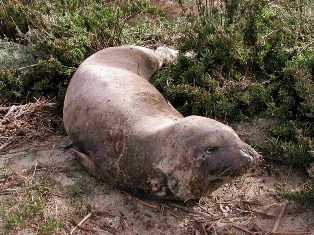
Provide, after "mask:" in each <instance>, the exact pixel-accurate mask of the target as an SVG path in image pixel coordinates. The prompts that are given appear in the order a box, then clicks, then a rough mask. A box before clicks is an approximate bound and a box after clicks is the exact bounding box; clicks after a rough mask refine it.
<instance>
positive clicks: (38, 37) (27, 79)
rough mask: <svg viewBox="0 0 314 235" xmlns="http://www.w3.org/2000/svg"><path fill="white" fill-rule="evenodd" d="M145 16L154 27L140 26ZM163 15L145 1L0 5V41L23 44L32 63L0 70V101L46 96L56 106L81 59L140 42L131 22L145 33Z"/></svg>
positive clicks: (75, 0)
mask: <svg viewBox="0 0 314 235" xmlns="http://www.w3.org/2000/svg"><path fill="white" fill-rule="evenodd" d="M151 15H158V16H160V20H159V21H158V22H159V25H156V26H155V25H153V23H152V22H150V25H149V26H146V25H145V23H144V22H145V21H144V19H145V18H149V16H151ZM164 16H165V14H164V12H162V11H161V10H159V9H157V8H156V7H155V6H153V5H151V4H149V3H148V1H147V0H137V1H127V0H124V1H110V2H108V1H107V2H106V1H100V0H88V1H80V0H73V1H66V2H65V1H63V0H57V1H48V2H47V1H24V0H19V1H17V2H12V1H9V0H8V1H3V3H1V9H0V22H1V25H0V37H1V38H2V39H6V40H8V41H11V43H12V42H13V41H14V42H17V43H19V44H17V45H21V44H23V45H25V46H24V47H25V48H26V49H27V53H28V54H30V55H31V57H32V58H34V59H35V60H34V59H32V60H28V61H27V60H26V61H25V60H24V61H23V63H16V64H14V65H12V66H10V67H8V66H6V68H4V69H3V68H1V70H0V93H1V97H2V98H11V99H12V98H13V99H21V98H24V97H26V96H29V95H31V96H37V97H38V96H46V97H47V96H48V97H57V100H58V101H60V103H61V102H62V101H63V97H64V93H65V90H66V87H67V84H68V82H69V80H70V78H71V76H72V75H73V73H74V72H75V70H76V68H77V67H78V65H79V64H80V63H81V62H82V61H83V60H84V59H85V58H87V57H88V56H89V55H91V54H92V53H94V52H95V51H98V50H100V49H103V48H104V47H108V46H116V45H120V44H127V43H134V42H137V43H141V42H142V41H145V40H146V39H145V37H147V35H142V34H136V33H135V32H136V29H138V28H139V27H140V26H139V25H138V24H137V21H135V22H132V20H133V19H134V18H136V17H141V18H143V20H142V21H140V23H139V24H140V25H141V26H145V30H146V32H147V33H148V32H150V31H152V32H154V31H158V30H157V29H158V27H162V23H161V22H162V21H164V22H167V20H166V19H165V18H164ZM132 32H134V35H130V34H129V33H132ZM155 34H158V33H156V32H155ZM160 34H162V33H160ZM4 50H6V49H4ZM0 54H1V48H0ZM2 54H3V53H2ZM9 58H11V57H10V56H8V55H6V56H3V57H2V59H3V60H9Z"/></svg>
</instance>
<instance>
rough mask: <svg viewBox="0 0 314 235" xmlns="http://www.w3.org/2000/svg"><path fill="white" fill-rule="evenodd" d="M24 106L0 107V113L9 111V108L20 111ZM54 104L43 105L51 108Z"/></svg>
mask: <svg viewBox="0 0 314 235" xmlns="http://www.w3.org/2000/svg"><path fill="white" fill-rule="evenodd" d="M25 105H26V104H23V105H12V106H10V107H0V112H5V111H9V110H10V109H11V108H15V109H20V108H23V107H25ZM55 105H56V103H47V104H44V106H45V107H52V106H55Z"/></svg>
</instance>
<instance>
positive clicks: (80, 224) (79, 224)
mask: <svg viewBox="0 0 314 235" xmlns="http://www.w3.org/2000/svg"><path fill="white" fill-rule="evenodd" d="M91 215H92V213H88V214H87V215H86V216H85V217H84V218H83V219H82V220H81V221H80V222H79V223H78V224H77V225H76V226H75V227H74V228H73V229H72V230H71V232H70V235H72V234H73V233H74V232H75V230H76V229H78V228H79V226H82V224H84V223H85V221H86V220H88V219H89V217H91Z"/></svg>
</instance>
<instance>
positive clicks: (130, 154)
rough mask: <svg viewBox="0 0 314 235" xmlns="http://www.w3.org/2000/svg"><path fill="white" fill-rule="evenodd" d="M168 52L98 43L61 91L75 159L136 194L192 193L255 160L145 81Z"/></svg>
mask: <svg viewBox="0 0 314 235" xmlns="http://www.w3.org/2000/svg"><path fill="white" fill-rule="evenodd" d="M175 56H176V52H175V51H174V50H171V49H168V48H166V47H163V48H158V49H157V50H156V51H154V50H150V49H147V48H144V47H137V46H121V47H112V48H106V49H104V50H101V51H99V52H97V53H95V54H94V55H92V56H90V57H89V58H87V59H86V60H85V61H84V62H83V63H82V64H81V65H80V66H79V68H78V69H77V71H76V72H75V74H74V76H73V78H72V79H71V81H70V84H69V86H68V89H67V92H66V96H65V101H64V110H63V120H64V126H65V129H66V132H67V133H68V135H69V136H70V138H71V139H72V141H73V143H74V144H75V145H76V146H77V147H78V148H79V150H80V151H81V152H82V153H78V154H77V156H78V158H79V159H80V161H81V162H82V164H83V165H84V166H85V167H86V168H87V170H88V171H89V172H90V173H91V174H93V175H94V176H95V177H97V178H99V179H101V180H103V181H105V182H106V183H107V184H109V185H112V186H114V187H116V188H118V189H120V190H123V191H126V192H128V193H131V194H134V195H137V196H147V197H154V198H162V199H182V200H186V199H196V198H199V197H200V196H202V195H206V194H208V193H210V192H212V191H213V190H215V189H217V187H219V186H220V185H221V184H223V183H225V182H227V181H228V180H229V179H230V178H232V176H234V175H240V174H243V173H244V172H245V171H246V170H247V169H248V168H250V167H252V166H254V165H255V163H256V162H257V159H259V156H258V154H257V153H256V152H255V151H254V149H253V148H251V147H250V146H249V145H247V144H245V143H244V142H242V141H241V140H240V138H239V137H238V136H237V134H236V133H235V132H234V130H233V129H232V128H230V127H228V126H226V125H224V124H222V123H220V122H218V121H215V120H213V119H210V118H205V117H200V116H188V117H183V116H182V115H181V114H180V113H179V112H178V111H177V110H176V109H175V108H173V107H172V106H171V105H170V104H169V103H168V102H167V101H166V100H165V98H164V97H163V96H162V95H161V94H160V93H159V92H158V90H157V89H156V88H155V87H154V86H153V85H151V84H150V83H149V78H150V77H151V76H152V74H153V73H154V72H156V71H157V70H158V69H159V68H160V67H161V66H162V64H163V63H166V62H171V61H172V60H174V59H175Z"/></svg>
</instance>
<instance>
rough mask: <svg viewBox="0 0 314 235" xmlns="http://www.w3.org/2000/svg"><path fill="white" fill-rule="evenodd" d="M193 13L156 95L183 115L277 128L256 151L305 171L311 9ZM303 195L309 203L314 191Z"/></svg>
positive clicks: (236, 7)
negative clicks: (260, 121)
mask: <svg viewBox="0 0 314 235" xmlns="http://www.w3.org/2000/svg"><path fill="white" fill-rule="evenodd" d="M197 5H198V7H197V9H198V15H196V16H193V15H191V16H190V18H188V20H189V21H188V23H186V28H185V32H184V34H183V37H182V40H181V41H180V57H179V60H178V62H177V63H176V64H174V65H168V66H166V68H165V69H164V71H162V72H161V73H159V74H157V75H156V76H155V80H154V83H155V85H156V86H157V88H158V89H159V90H160V91H161V92H162V93H163V94H164V95H165V97H166V99H168V100H169V101H170V102H171V103H172V104H173V105H174V106H175V107H176V108H178V109H179V110H180V111H182V112H183V114H184V115H190V114H198V115H205V116H209V117H212V118H217V119H220V120H221V121H227V122H234V121H241V120H245V119H249V118H252V117H261V116H262V117H264V118H266V119H271V120H280V122H277V123H276V124H275V125H273V126H271V127H270V129H269V135H270V136H269V139H268V140H267V141H266V142H264V143H255V144H254V145H257V148H258V149H259V150H260V151H261V152H262V154H263V155H264V156H265V158H266V159H269V160H272V161H276V162H279V163H281V164H289V165H292V166H295V167H300V168H303V169H305V168H306V167H309V166H310V164H311V163H313V162H314V157H313V149H314V143H313V138H314V80H313V77H314V69H313V68H314V44H313V41H314V5H313V4H312V1H309V0H306V1H292V0H280V1H276V3H273V2H272V1H266V0H257V1H249V0H238V1H231V0H223V1H220V2H219V4H209V5H206V4H205V3H202V1H197ZM191 55H193V56H191ZM295 195H299V194H295ZM300 195H307V196H305V197H307V198H308V197H309V195H312V197H313V190H312V188H311V187H309V188H308V189H306V190H305V191H302V192H300Z"/></svg>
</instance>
